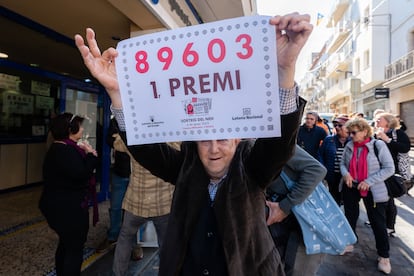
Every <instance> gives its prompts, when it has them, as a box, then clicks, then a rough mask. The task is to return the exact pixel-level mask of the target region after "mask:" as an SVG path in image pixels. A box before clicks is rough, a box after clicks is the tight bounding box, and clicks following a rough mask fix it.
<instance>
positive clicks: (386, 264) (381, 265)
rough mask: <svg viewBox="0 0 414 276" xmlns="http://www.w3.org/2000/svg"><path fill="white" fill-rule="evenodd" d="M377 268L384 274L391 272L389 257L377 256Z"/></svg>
mask: <svg viewBox="0 0 414 276" xmlns="http://www.w3.org/2000/svg"><path fill="white" fill-rule="evenodd" d="M378 270H379V271H382V272H384V273H385V274H390V273H391V263H390V258H383V257H378Z"/></svg>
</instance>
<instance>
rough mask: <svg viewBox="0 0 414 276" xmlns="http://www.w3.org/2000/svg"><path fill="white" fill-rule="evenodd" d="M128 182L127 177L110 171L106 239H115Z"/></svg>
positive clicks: (117, 233) (118, 229)
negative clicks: (109, 201) (108, 221)
mask: <svg viewBox="0 0 414 276" xmlns="http://www.w3.org/2000/svg"><path fill="white" fill-rule="evenodd" d="M128 183H129V178H128V177H120V176H118V175H116V174H115V173H112V183H111V207H110V209H109V218H110V225H109V229H108V236H107V237H108V240H110V241H116V240H117V239H118V235H119V231H120V230H121V225H122V216H123V210H122V201H123V200H124V196H125V192H126V190H127V187H128Z"/></svg>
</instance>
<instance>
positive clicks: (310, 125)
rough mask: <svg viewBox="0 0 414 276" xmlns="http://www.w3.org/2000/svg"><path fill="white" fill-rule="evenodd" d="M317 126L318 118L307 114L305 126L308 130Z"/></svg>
mask: <svg viewBox="0 0 414 276" xmlns="http://www.w3.org/2000/svg"><path fill="white" fill-rule="evenodd" d="M315 124H316V117H315V116H313V115H312V114H306V117H305V126H306V127H308V128H313V126H314V125H315Z"/></svg>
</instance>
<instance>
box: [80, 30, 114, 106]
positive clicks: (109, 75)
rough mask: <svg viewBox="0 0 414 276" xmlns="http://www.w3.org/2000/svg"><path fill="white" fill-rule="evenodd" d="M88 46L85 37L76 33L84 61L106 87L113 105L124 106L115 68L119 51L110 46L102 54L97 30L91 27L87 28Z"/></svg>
mask: <svg viewBox="0 0 414 276" xmlns="http://www.w3.org/2000/svg"><path fill="white" fill-rule="evenodd" d="M86 41H87V43H88V46H89V47H88V46H86V44H85V41H84V39H83V37H82V36H81V35H79V34H77V35H75V43H76V46H77V47H78V49H79V52H80V53H81V55H82V58H83V62H84V63H85V65H86V67H87V68H88V70H89V71H90V72H91V74H92V76H94V77H95V78H96V79H97V80H98V81H99V82H100V83H101V84H102V85H103V86H104V87H105V89H106V91H107V92H108V95H109V97H111V101H112V105H113V106H114V107H116V108H120V107H122V103H121V94H120V92H119V84H118V79H117V76H116V70H115V59H116V57H117V56H118V52H117V51H116V50H115V49H114V48H112V47H111V48H109V49H107V50H105V51H104V52H103V53H102V54H101V50H100V49H99V47H98V43H97V42H96V39H95V32H94V31H93V30H92V29H91V28H87V29H86Z"/></svg>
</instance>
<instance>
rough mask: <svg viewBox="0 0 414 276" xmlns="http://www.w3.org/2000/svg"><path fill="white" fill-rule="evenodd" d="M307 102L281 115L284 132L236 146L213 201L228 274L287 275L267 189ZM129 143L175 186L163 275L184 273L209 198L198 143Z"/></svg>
mask: <svg viewBox="0 0 414 276" xmlns="http://www.w3.org/2000/svg"><path fill="white" fill-rule="evenodd" d="M304 105H305V101H304V100H302V99H301V100H300V106H299V108H298V109H297V110H296V112H294V113H290V114H287V115H282V116H281V130H282V137H276V138H263V139H257V140H256V142H255V143H252V142H249V141H241V142H240V144H239V145H238V147H237V150H236V153H235V155H234V158H233V160H232V162H231V164H230V167H229V171H228V173H227V177H226V178H225V180H224V182H223V183H222V184H221V186H220V189H219V190H218V192H217V194H216V197H215V201H214V206H213V209H214V214H215V218H216V222H217V230H218V233H219V236H220V237H221V243H222V245H223V250H224V256H225V263H226V264H227V272H228V275H232V276H242V275H251V276H258V275H264V276H268V275H272V276H274V275H284V272H283V267H282V264H281V262H280V256H279V254H278V253H277V250H276V249H275V246H274V243H273V240H272V237H271V235H270V233H269V230H268V228H267V225H266V220H265V194H264V191H265V188H266V187H267V186H268V185H269V184H270V183H271V181H272V180H274V179H275V178H276V177H277V176H278V175H279V174H280V171H281V170H282V168H283V166H284V164H285V163H286V162H287V160H289V158H290V157H291V155H292V153H293V149H294V147H295V144H296V137H297V131H298V126H299V124H300V119H301V117H302V112H303V108H304ZM124 134H125V133H123V135H122V136H123V139H126V138H125V135H124ZM128 148H129V151H130V152H131V153H132V155H133V156H134V158H135V159H136V160H137V161H138V162H139V163H140V164H141V165H142V166H144V167H145V168H147V169H148V170H149V171H151V173H153V174H154V175H156V176H158V177H160V178H161V179H164V180H165V181H167V182H170V183H172V184H174V185H175V192H174V198H173V202H172V207H171V213H170V218H169V223H168V229H167V233H166V237H165V238H164V245H163V247H162V248H161V253H160V270H159V275H161V276H164V275H182V268H183V264H184V262H185V258H186V256H187V253H188V252H187V249H188V248H190V247H191V246H190V245H189V241H190V239H191V238H192V234H193V232H194V229H195V227H196V225H198V223H199V217H200V215H201V213H202V211H204V210H205V206H206V205H207V202H208V196H207V195H208V184H209V182H210V178H209V176H208V175H207V173H206V172H205V170H204V167H203V165H202V163H201V161H200V158H199V157H198V153H197V145H196V143H195V142H183V143H182V144H181V150H180V151H177V150H175V149H173V148H171V147H169V146H168V145H167V144H164V143H163V144H149V145H137V146H129V147H128ZM192 240H194V239H192ZM212 263H214V262H212ZM217 263H220V262H219V260H217ZM200 269H202V268H200ZM200 274H202V273H199V272H198V273H194V274H193V275H200Z"/></svg>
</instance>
